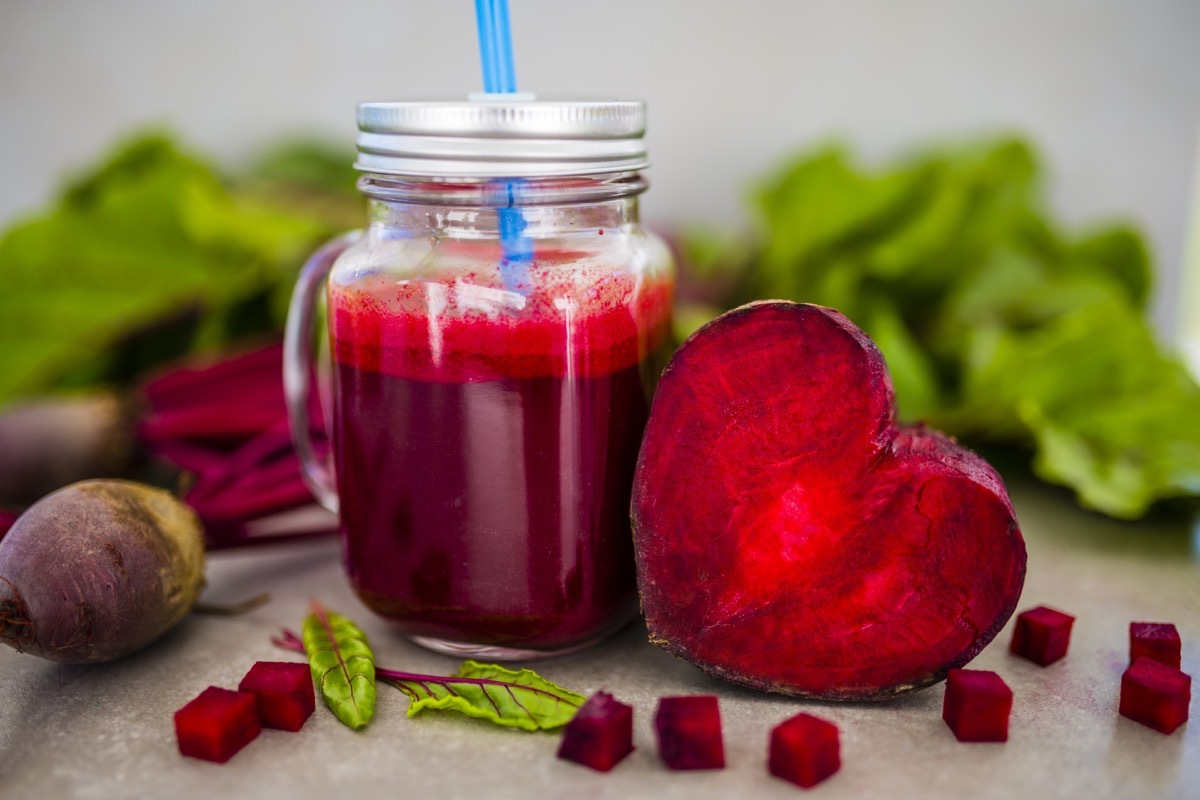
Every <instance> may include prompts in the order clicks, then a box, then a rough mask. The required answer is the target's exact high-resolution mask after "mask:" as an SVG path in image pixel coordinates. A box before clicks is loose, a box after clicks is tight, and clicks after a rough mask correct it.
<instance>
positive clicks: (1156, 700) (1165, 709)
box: [1120, 658, 1192, 734]
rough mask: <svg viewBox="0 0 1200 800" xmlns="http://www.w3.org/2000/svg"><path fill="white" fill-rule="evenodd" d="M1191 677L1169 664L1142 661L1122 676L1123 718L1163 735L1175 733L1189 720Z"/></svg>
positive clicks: (1150, 660) (1144, 659)
mask: <svg viewBox="0 0 1200 800" xmlns="http://www.w3.org/2000/svg"><path fill="white" fill-rule="evenodd" d="M1191 702H1192V677H1191V676H1190V675H1188V674H1187V673H1184V672H1180V671H1179V670H1177V669H1174V668H1173V667H1168V666H1167V665H1166V664H1160V663H1159V662H1157V661H1154V660H1153V659H1149V658H1139V659H1138V660H1137V661H1135V662H1133V663H1132V664H1130V665H1129V669H1127V670H1125V674H1123V675H1122V676H1121V705H1120V712H1121V716H1123V717H1128V718H1129V719H1131V720H1133V721H1134V722H1140V723H1142V724H1143V725H1145V726H1146V727H1148V728H1153V729H1154V730H1156V731H1158V732H1160V733H1167V734H1170V733H1174V732H1175V729H1176V728H1178V727H1179V726H1180V725H1182V724H1183V723H1185V722H1187V719H1188V706H1189V705H1190V704H1191Z"/></svg>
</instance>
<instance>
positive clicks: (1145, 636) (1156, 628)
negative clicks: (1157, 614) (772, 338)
mask: <svg viewBox="0 0 1200 800" xmlns="http://www.w3.org/2000/svg"><path fill="white" fill-rule="evenodd" d="M1182 650H1183V643H1182V641H1181V640H1180V638H1179V631H1177V630H1175V626H1174V625H1172V624H1171V623H1169V622H1131V623H1129V663H1130V664H1132V663H1133V662H1135V661H1137V660H1138V659H1139V658H1149V659H1151V660H1153V661H1157V662H1158V663H1160V664H1165V665H1167V666H1168V667H1172V668H1174V669H1179V666H1180V661H1181V659H1180V657H1181V654H1182Z"/></svg>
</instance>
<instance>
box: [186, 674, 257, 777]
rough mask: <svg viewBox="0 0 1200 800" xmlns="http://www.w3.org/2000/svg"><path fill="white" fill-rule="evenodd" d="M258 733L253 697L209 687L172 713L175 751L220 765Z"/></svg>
mask: <svg viewBox="0 0 1200 800" xmlns="http://www.w3.org/2000/svg"><path fill="white" fill-rule="evenodd" d="M261 731H262V728H261V727H260V726H259V723H258V709H257V708H256V706H255V703H254V695H252V694H248V693H246V692H234V691H230V690H229V689H219V688H217V687H216V686H210V687H208V688H207V689H205V690H204V691H203V692H201V693H200V694H199V696H197V697H196V698H195V699H194V700H192V701H191V702H190V703H188V704H187V705H186V706H184V707H183V708H181V709H179V710H178V711H176V712H175V736H176V738H177V739H178V740H179V752H180V753H183V754H184V755H185V756H191V757H192V758H202V759H204V760H205V761H215V762H217V763H218V764H224V763H225V762H226V761H228V760H229V759H230V758H232V757H233V754H234V753H236V752H237V751H238V750H241V749H242V748H243V747H245V746H246V745H248V744H249V743H250V742H252V741H254V738H255V737H256V736H258V734H259V733H260V732H261Z"/></svg>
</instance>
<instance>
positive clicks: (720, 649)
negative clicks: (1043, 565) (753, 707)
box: [633, 301, 1025, 699]
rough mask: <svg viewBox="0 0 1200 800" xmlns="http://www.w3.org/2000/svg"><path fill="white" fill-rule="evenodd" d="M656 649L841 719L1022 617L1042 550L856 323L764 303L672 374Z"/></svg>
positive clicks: (646, 471) (655, 518)
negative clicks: (916, 408)
mask: <svg viewBox="0 0 1200 800" xmlns="http://www.w3.org/2000/svg"><path fill="white" fill-rule="evenodd" d="M633 522H634V540H635V546H636V553H637V560H638V585H639V589H640V591H641V595H642V606H643V610H644V611H645V614H646V622H647V624H648V627H649V630H650V637H651V640H652V641H654V642H655V643H656V644H658V645H660V646H661V647H663V648H665V649H666V650H668V651H670V652H672V653H675V654H676V655H679V656H682V657H684V658H686V659H688V660H689V661H691V662H692V663H694V664H696V665H697V666H699V667H701V668H703V669H705V670H706V671H708V672H710V673H712V674H713V675H716V676H718V677H721V678H725V679H727V680H730V681H733V682H735V683H741V684H745V685H747V686H751V687H754V688H757V689H764V690H768V691H775V692H782V693H784V694H791V695H799V696H805V697H820V698H830V699H879V698H885V697H889V696H891V695H894V694H897V693H900V692H905V691H909V690H912V689H918V688H921V687H924V686H928V685H930V684H932V683H935V682H937V681H939V680H942V679H943V678H945V676H946V673H947V671H948V670H950V669H952V668H955V667H961V666H962V665H964V664H966V663H967V662H969V661H970V660H971V659H972V658H974V657H975V655H976V654H978V653H979V651H980V650H982V649H983V647H984V646H985V645H986V644H987V643H988V642H989V641H991V639H992V638H993V637H994V636H995V635H996V634H997V633H998V632H999V631H1000V629H1001V628H1002V627H1003V626H1004V623H1005V622H1006V621H1007V620H1008V618H1009V616H1010V615H1011V614H1012V612H1013V609H1014V608H1015V606H1016V603H1017V600H1018V598H1019V597H1020V594H1021V586H1022V584H1023V582H1024V578H1025V544H1024V540H1023V539H1022V538H1021V532H1020V529H1019V528H1018V526H1017V521H1016V518H1015V516H1014V514H1013V509H1012V505H1011V504H1010V503H1009V500H1008V495H1007V493H1006V492H1005V489H1004V484H1003V482H1002V481H1001V480H1000V477H999V476H998V475H997V474H996V472H995V471H994V470H993V469H992V468H991V467H990V466H989V465H988V464H987V463H986V462H985V461H983V459H981V458H979V457H978V456H976V455H975V454H974V453H971V452H970V451H968V450H966V449H964V448H962V447H960V446H959V445H958V444H957V443H955V442H954V441H953V440H952V439H950V438H948V437H946V436H944V435H942V434H940V433H938V432H936V431H933V430H929V429H928V428H924V427H898V426H897V425H896V424H895V422H894V419H893V396H892V386H891V379H890V378H889V376H888V373H887V368H886V366H885V365H884V361H883V357H882V355H881V354H880V353H879V350H878V348H876V347H875V345H874V343H873V342H871V340H870V339H869V338H867V336H866V334H864V333H863V332H862V331H861V330H859V329H858V328H856V327H855V326H854V325H853V324H852V323H851V322H850V321H849V320H847V319H846V318H845V317H843V316H842V315H841V314H839V313H837V312H836V311H833V310H831V309H827V308H821V307H819V306H812V305H801V304H796V303H788V302H782V301H767V302H759V303H751V304H750V305H747V306H743V307H741V308H739V309H735V310H734V311H731V312H729V313H728V314H725V315H724V316H722V317H720V318H718V319H716V320H714V321H713V322H711V323H709V324H708V325H706V326H704V327H703V328H701V329H700V330H699V331H697V332H696V333H695V334H693V335H692V337H691V338H689V339H688V340H687V341H686V342H685V343H684V344H683V345H682V346H681V347H680V348H679V350H678V351H677V352H676V353H675V355H674V357H673V358H672V359H671V363H670V365H669V366H668V367H667V369H666V371H665V372H664V373H663V377H662V381H661V382H660V383H659V387H658V391H657V394H656V395H655V398H654V403H653V407H652V409H651V413H650V421H649V424H648V426H647V429H646V435H645V439H644V440H643V443H642V450H641V455H640V457H639V462H638V468H637V474H636V476H635V481H634V492H633Z"/></svg>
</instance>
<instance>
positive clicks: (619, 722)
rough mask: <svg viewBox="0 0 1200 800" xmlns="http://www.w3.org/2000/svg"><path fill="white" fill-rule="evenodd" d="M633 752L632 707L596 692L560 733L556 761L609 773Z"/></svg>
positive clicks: (604, 693)
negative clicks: (572, 762) (564, 761)
mask: <svg viewBox="0 0 1200 800" xmlns="http://www.w3.org/2000/svg"><path fill="white" fill-rule="evenodd" d="M632 752H633V707H632V706H627V705H625V704H624V703H622V702H620V701H618V700H616V699H614V698H613V696H612V695H611V694H609V693H608V692H596V694H594V695H592V696H591V697H590V698H588V700H587V702H586V703H584V704H583V705H582V706H580V707H579V710H578V711H576V712H575V716H574V717H572V718H571V721H570V722H568V723H567V727H566V728H565V729H564V730H563V739H562V744H561V745H560V746H559V748H558V757H559V758H563V759H566V760H567V761H574V762H575V763H577V764H583V765H584V766H586V767H591V768H592V769H594V770H597V771H598V772H608V771H609V770H611V769H612V768H613V767H615V766H616V765H617V763H618V762H620V761H621V759H623V758H625V756H627V755H629V754H630V753H632Z"/></svg>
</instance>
